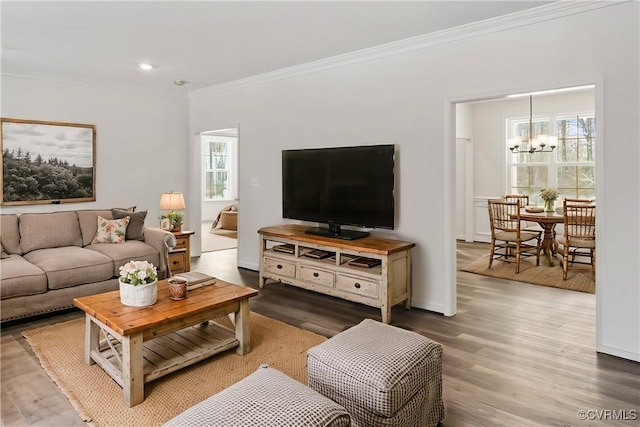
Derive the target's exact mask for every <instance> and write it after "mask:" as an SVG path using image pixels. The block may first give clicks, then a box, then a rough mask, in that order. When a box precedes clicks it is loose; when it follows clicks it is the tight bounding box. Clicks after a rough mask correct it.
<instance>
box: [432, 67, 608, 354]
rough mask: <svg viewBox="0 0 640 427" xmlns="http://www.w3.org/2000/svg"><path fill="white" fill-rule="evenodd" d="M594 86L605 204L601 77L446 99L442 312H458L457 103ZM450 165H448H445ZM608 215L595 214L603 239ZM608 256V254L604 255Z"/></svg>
mask: <svg viewBox="0 0 640 427" xmlns="http://www.w3.org/2000/svg"><path fill="white" fill-rule="evenodd" d="M586 85H594V86H595V87H594V96H595V114H596V120H597V123H598V124H597V126H596V141H598V142H599V143H598V144H597V145H596V199H597V200H598V201H599V203H606V201H605V198H606V195H605V194H604V193H603V182H604V179H605V176H604V171H603V169H604V166H603V158H604V147H603V145H604V142H603V141H604V127H605V115H604V88H603V78H602V76H595V77H592V78H587V79H585V80H575V81H568V82H561V83H558V82H553V83H548V84H539V85H536V86H532V87H517V88H509V89H502V90H495V91H489V92H484V93H470V94H462V95H459V96H455V97H451V98H446V99H444V138H443V144H444V147H443V148H444V149H443V154H444V159H443V160H444V165H445V170H446V172H445V174H444V175H445V176H444V180H443V187H444V188H443V195H444V200H443V202H444V206H443V208H444V247H443V254H444V263H443V264H444V267H443V268H444V272H443V273H444V274H443V278H444V289H443V291H444V298H443V299H444V301H443V313H444V315H445V316H453V315H455V314H456V312H457V291H458V290H457V271H456V270H457V269H456V221H455V216H454V215H455V211H456V205H455V202H456V195H455V194H454V192H455V190H456V185H455V178H456V104H458V103H467V102H475V101H485V100H491V99H497V98H503V97H505V96H507V95H509V94H514V93H528V92H537V91H541V90H549V89H561V88H567V87H578V86H586ZM447 165H448V168H447V167H446V166H447ZM604 223H605V218H604V215H603V214H602V212H599V213H598V216H597V217H596V240H601V237H600V235H601V234H602V230H603V225H604ZM605 255H606V254H605ZM602 262H603V259H602V256H599V257H598V258H597V259H596V271H597V270H601V269H600V267H599V265H600V264H601V263H602ZM601 310H602V293H601V292H596V321H595V325H596V337H595V338H596V351H599V352H600V351H602V350H603V349H604V346H603V343H602V330H603V325H602V315H601V314H602V313H601Z"/></svg>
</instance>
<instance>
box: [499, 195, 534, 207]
mask: <svg viewBox="0 0 640 427" xmlns="http://www.w3.org/2000/svg"><path fill="white" fill-rule="evenodd" d="M504 201H505V202H518V203H520V207H521V208H526V207H527V206H529V196H528V195H526V194H507V195H505V196H504Z"/></svg>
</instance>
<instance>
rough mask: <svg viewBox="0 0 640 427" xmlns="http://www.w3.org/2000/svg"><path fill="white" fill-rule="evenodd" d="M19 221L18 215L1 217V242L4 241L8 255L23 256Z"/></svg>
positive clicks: (3, 245) (3, 244)
mask: <svg viewBox="0 0 640 427" xmlns="http://www.w3.org/2000/svg"><path fill="white" fill-rule="evenodd" d="M18 221H19V220H18V215H15V214H3V215H0V241H2V247H3V248H4V250H5V251H6V252H7V253H8V254H18V255H22V250H21V249H20V228H19V226H18Z"/></svg>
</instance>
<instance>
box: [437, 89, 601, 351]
mask: <svg viewBox="0 0 640 427" xmlns="http://www.w3.org/2000/svg"><path fill="white" fill-rule="evenodd" d="M588 86H589V87H584V86H578V85H575V86H574V87H572V88H567V89H563V90H562V91H560V92H558V93H546V94H545V96H544V98H545V99H544V100H543V101H541V102H540V104H535V105H534V109H535V108H539V109H538V110H534V112H533V117H534V118H541V117H545V116H547V117H550V119H551V120H558V118H559V117H560V118H561V116H574V115H575V114H576V113H578V114H580V115H583V114H585V113H589V112H591V113H592V114H594V115H595V117H598V115H599V114H598V113H599V112H601V111H602V93H601V92H600V91H598V90H597V89H598V88H599V86H595V85H593V84H591V85H588ZM523 99H525V104H524V108H523V107H522V106H520V107H518V106H517V104H515V103H513V102H512V101H513V98H509V99H507V98H506V96H492V97H486V98H485V99H474V100H458V101H457V102H452V104H451V106H452V108H451V114H452V115H453V116H454V117H455V124H456V127H455V134H452V135H450V138H448V139H447V140H449V141H452V147H450V149H451V159H450V163H449V164H451V166H452V168H454V169H455V176H453V177H452V179H453V181H452V182H451V185H450V188H451V189H452V190H453V191H454V193H455V197H451V205H452V206H451V215H449V216H450V218H451V221H452V224H451V229H452V230H451V234H450V237H451V242H452V246H451V252H450V253H451V254H452V255H453V262H452V263H451V266H452V267H451V268H452V270H456V264H457V265H458V266H460V265H462V264H465V263H468V262H472V261H473V260H471V259H466V258H465V257H469V253H470V252H471V253H473V251H469V250H468V249H469V247H465V246H464V245H465V244H466V243H465V242H489V241H490V227H489V220H488V209H487V199H489V198H502V197H503V196H504V194H508V190H509V189H511V188H513V185H512V184H513V175H512V172H511V171H510V170H509V165H510V163H509V159H508V156H509V155H511V153H510V152H509V150H508V148H507V144H506V141H507V137H508V135H509V131H510V129H509V119H510V118H512V119H513V118H528V116H529V115H530V114H531V113H530V111H529V109H528V106H527V105H526V98H523ZM600 116H601V114H600ZM554 127H555V126H554ZM452 132H453V129H452ZM454 141H455V145H453V142H454ZM596 141H597V142H596V144H597V145H596V147H595V148H596V150H595V161H594V163H595V164H594V171H595V174H594V195H596V196H597V194H598V193H600V192H601V191H602V190H601V188H602V175H601V171H602V152H603V150H602V146H601V145H602V144H601V142H602V124H601V123H599V124H598V128H597V137H596ZM554 155H555V154H554ZM470 159H471V160H470ZM556 166H557V165H556ZM557 170H558V168H557V167H556V169H554V170H553V171H554V173H557ZM510 173H511V175H510ZM454 183H455V185H454ZM559 183H560V180H559V178H558V177H557V176H556V178H555V180H551V183H550V184H549V187H551V185H554V186H559ZM561 196H562V194H561ZM564 197H571V196H570V195H569V196H566V195H565V196H564ZM536 204H537V203H536ZM458 209H461V210H462V211H463V213H462V214H457V212H458ZM596 221H599V219H598V218H597V219H596ZM599 228H600V227H599V226H597V227H596V230H598V229H599ZM596 232H597V231H596ZM459 242H462V243H460V244H461V245H462V247H463V248H464V249H463V250H462V251H458V250H457V247H458V243H459ZM472 244H473V243H472ZM476 253H477V252H476ZM558 261H559V259H558ZM543 262H544V261H541V263H543ZM558 264H559V262H556V268H558V269H559V270H560V271H561V267H559V266H558ZM451 275H452V278H453V280H452V283H453V285H452V286H451V287H450V289H449V291H450V293H449V294H448V295H449V298H450V300H449V301H450V305H449V308H450V311H451V312H452V313H455V311H456V302H455V301H456V298H457V286H456V285H455V283H456V281H457V276H458V273H457V271H452V272H451ZM514 280H517V279H514ZM446 292H447V291H446ZM566 292H573V291H566ZM598 299H599V295H598V294H596V295H595V297H594V303H595V305H596V317H597V313H598V312H599V311H598ZM594 324H595V331H596V341H597V340H598V336H599V327H600V325H599V324H598V323H597V322H596V320H595V319H594Z"/></svg>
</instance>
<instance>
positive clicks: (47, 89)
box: [2, 75, 190, 227]
mask: <svg viewBox="0 0 640 427" xmlns="http://www.w3.org/2000/svg"><path fill="white" fill-rule="evenodd" d="M2 117H10V118H17V119H32V120H44V121H54V122H65V123H85V124H93V125H96V201H95V202H88V203H63V204H60V205H56V206H54V205H24V206H3V207H2V213H22V212H53V211H63V210H75V209H96V208H98V209H103V208H106V209H109V208H111V207H115V206H132V205H137V207H138V209H137V210H138V211H140V210H147V211H148V214H147V218H146V225H147V226H152V227H158V226H159V220H158V217H159V216H160V210H159V209H158V204H159V202H160V193H163V192H165V191H182V192H184V193H185V194H186V193H187V190H188V184H187V153H188V150H187V148H186V147H187V146H188V144H187V135H188V130H187V129H188V127H187V124H188V103H187V98H186V97H184V96H181V97H178V96H174V95H167V94H156V93H149V92H141V91H130V90H122V89H118V88H113V87H100V86H89V85H82V84H72V83H66V82H56V81H50V80H37V79H31V78H20V77H13V76H6V75H3V76H2ZM185 199H186V200H185V202H186V204H187V210H188V209H189V205H190V201H189V199H188V198H185ZM187 227H188V224H187Z"/></svg>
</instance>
